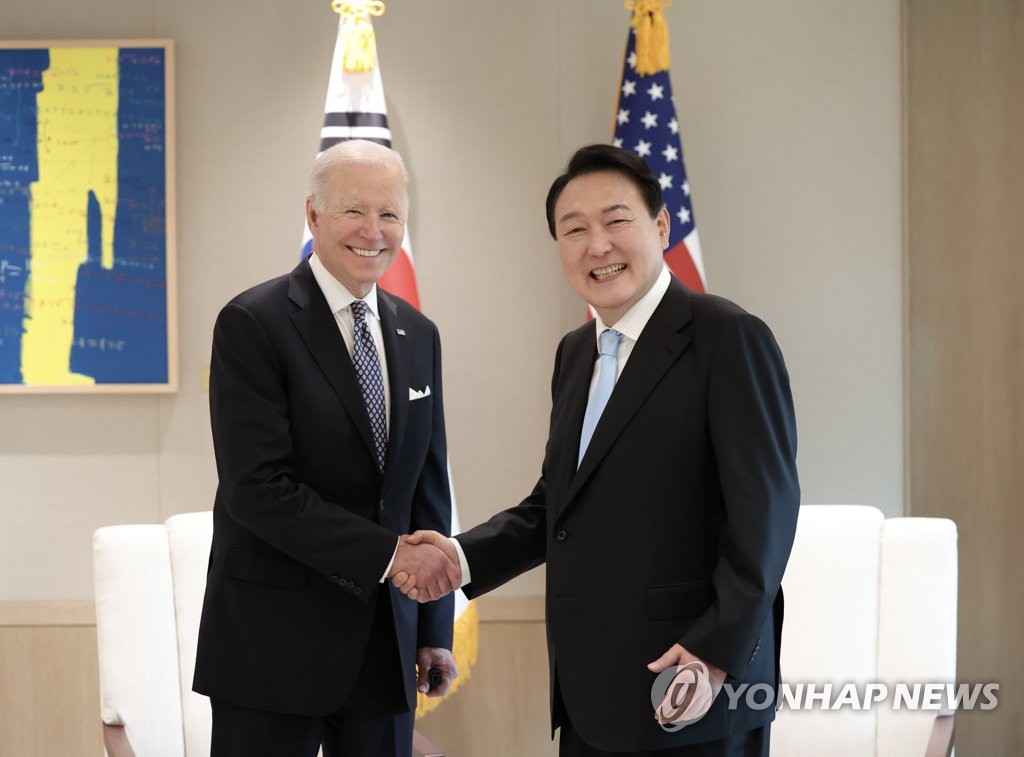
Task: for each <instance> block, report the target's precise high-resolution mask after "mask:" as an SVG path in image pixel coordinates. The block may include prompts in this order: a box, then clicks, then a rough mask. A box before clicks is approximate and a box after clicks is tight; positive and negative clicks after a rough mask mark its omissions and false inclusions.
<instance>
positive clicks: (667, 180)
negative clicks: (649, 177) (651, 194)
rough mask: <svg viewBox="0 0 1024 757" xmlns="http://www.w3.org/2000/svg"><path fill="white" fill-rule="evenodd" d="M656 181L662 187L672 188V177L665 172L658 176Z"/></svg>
mask: <svg viewBox="0 0 1024 757" xmlns="http://www.w3.org/2000/svg"><path fill="white" fill-rule="evenodd" d="M658 183H659V184H661V188H662V189H672V177H671V176H669V175H668V174H667V173H663V174H662V175H661V176H659V177H658Z"/></svg>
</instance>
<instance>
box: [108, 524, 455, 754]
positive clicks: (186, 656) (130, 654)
mask: <svg viewBox="0 0 1024 757" xmlns="http://www.w3.org/2000/svg"><path fill="white" fill-rule="evenodd" d="M212 536H213V519H212V517H211V514H210V513H209V512H197V513H185V514H182V515H176V516H174V517H172V518H169V519H168V520H167V522H166V523H165V524H158V525H129V526H108V527H106V528H100V529H98V530H97V531H96V533H95V534H94V535H93V566H94V573H95V583H96V636H97V641H98V644H99V672H100V719H101V720H102V722H103V740H104V744H105V746H106V748H107V753H108V754H109V755H110V756H111V757H129V756H130V757H206V756H207V755H209V753H210V724H211V719H210V704H209V700H208V699H207V698H206V697H204V696H201V695H199V694H196V693H194V692H193V691H192V671H193V668H194V666H195V657H196V639H197V637H198V633H199V616H200V612H201V610H202V605H203V594H204V591H205V588H206V568H207V562H208V560H209V555H210V540H211V538H212ZM414 754H416V755H420V756H421V757H443V754H442V753H441V752H440V751H439V750H438V749H437V747H435V746H434V745H433V744H431V743H430V742H429V741H427V740H426V739H424V738H423V737H422V736H421V735H420V734H418V733H417V734H416V742H415V748H414Z"/></svg>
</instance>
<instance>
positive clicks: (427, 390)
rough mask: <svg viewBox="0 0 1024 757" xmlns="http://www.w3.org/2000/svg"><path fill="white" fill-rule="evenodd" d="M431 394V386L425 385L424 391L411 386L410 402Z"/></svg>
mask: <svg viewBox="0 0 1024 757" xmlns="http://www.w3.org/2000/svg"><path fill="white" fill-rule="evenodd" d="M429 396H430V387H429V386H427V387H424V388H423V390H422V391H420V390H419V389H413V388H412V387H409V402H412V401H413V400H421V399H423V398H424V397H429Z"/></svg>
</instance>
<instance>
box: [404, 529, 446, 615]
mask: <svg viewBox="0 0 1024 757" xmlns="http://www.w3.org/2000/svg"><path fill="white" fill-rule="evenodd" d="M403 546H408V547H409V548H430V549H434V550H439V551H441V552H442V553H443V554H444V556H445V558H446V560H447V561H448V563H449V564H450V565H451V566H452V567H453V568H454V575H453V574H449V576H448V577H449V581H448V584H449V586H450V588H449V589H447V591H444V592H442V593H441V594H438V595H437V596H434V595H433V594H432V593H431V587H432V585H431V584H429V583H428V584H424V583H422V581H423V579H422V578H421V577H420V576H419V575H417V574H415V573H413V572H411V571H409V570H406V569H404V568H402V567H400V566H399V564H398V556H397V555H396V556H395V562H394V564H393V565H392V566H391V574H390V575H389V576H388V578H390V579H391V582H392V583H393V584H394V585H395V588H396V589H398V590H399V591H401V592H402V593H403V594H404V595H405V596H407V597H409V598H410V599H415V600H416V601H418V602H429V601H432V600H434V599H439V598H440V597H443V596H444V595H445V594H447V593H448V592H449V591H455V590H456V589H458V588H459V586H461V585H462V568H461V566H460V565H459V553H458V552H456V551H455V547H453V546H452V543H451V541H449V539H448V537H447V536H445V535H444V534H441V533H438V532H437V531H417V532H416V533H414V534H412V535H411V536H403V537H402V543H401V544H399V546H398V549H399V551H401V550H402V547H403Z"/></svg>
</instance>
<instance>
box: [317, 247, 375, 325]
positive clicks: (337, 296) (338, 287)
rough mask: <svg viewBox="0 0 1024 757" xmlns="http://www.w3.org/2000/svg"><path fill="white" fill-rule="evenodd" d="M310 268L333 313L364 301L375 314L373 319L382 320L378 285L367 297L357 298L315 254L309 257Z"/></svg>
mask: <svg viewBox="0 0 1024 757" xmlns="http://www.w3.org/2000/svg"><path fill="white" fill-rule="evenodd" d="M309 267H310V268H311V269H312V271H313V278H315V279H316V283H317V285H318V286H319V287H320V291H321V292H323V293H324V297H325V298H326V299H327V306H328V307H329V308H330V309H331V312H332V313H337V312H339V311H341V310H344V309H345V308H347V307H348V306H349V305H351V304H352V303H353V302H355V301H356V300H358V299H362V301H363V302H365V303H366V306H367V308H369V310H370V312H371V313H373V317H374V318H376V319H377V320H380V313H379V312H377V285H376V284H374V285H373V286H372V287H370V291H369V292H368V293H367V295H366V296H365V297H361V298H360V297H356V296H355V295H354V294H352V292H350V291H348V289H347V288H346V287H345V285H344V284H342V283H341V282H340V281H338V280H337V279H336V278H334V276H332V275H331V272H330V271H328V270H327V268H326V267H325V266H324V264H323V261H322V260H320V258H319V257H318V256H317V255H316V254H315V253H314V254H313V255H310V256H309Z"/></svg>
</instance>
